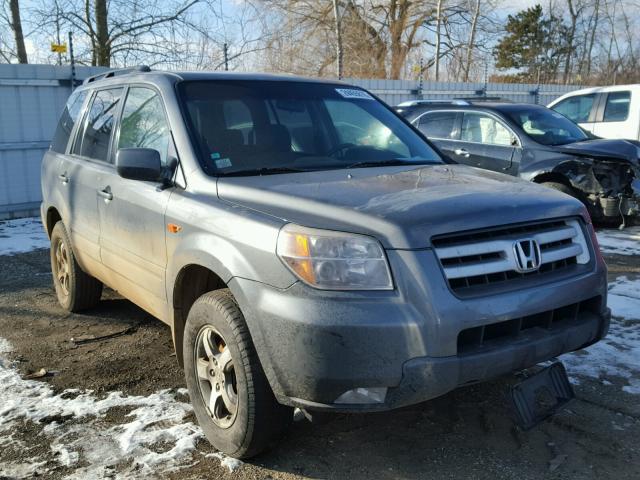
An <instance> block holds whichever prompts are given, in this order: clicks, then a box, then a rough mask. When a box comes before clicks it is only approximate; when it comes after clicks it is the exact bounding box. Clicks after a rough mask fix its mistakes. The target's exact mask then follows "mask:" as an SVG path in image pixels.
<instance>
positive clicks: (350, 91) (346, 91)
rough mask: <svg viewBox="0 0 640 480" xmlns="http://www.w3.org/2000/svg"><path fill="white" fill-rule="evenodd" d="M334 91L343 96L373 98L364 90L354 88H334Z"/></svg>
mask: <svg viewBox="0 0 640 480" xmlns="http://www.w3.org/2000/svg"><path fill="white" fill-rule="evenodd" d="M336 92H338V93H339V94H340V95H342V96H343V97H344V98H358V99H360V100H374V98H373V97H372V96H371V95H369V94H368V93H367V92H365V91H364V90H357V89H355V88H336Z"/></svg>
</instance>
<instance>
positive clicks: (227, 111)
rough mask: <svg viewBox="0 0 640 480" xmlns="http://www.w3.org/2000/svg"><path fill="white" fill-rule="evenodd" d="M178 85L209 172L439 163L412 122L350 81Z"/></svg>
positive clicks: (228, 172)
mask: <svg viewBox="0 0 640 480" xmlns="http://www.w3.org/2000/svg"><path fill="white" fill-rule="evenodd" d="M178 88H179V94H180V97H181V100H182V102H183V106H184V111H185V115H186V116H187V117H188V118H187V120H188V124H189V128H190V130H191V133H192V137H193V140H194V142H195V143H196V145H197V147H198V149H199V154H200V155H199V156H200V162H201V164H202V166H203V168H204V170H205V171H206V172H207V173H208V174H210V175H216V176H217V175H238V174H249V175H254V174H262V173H281V172H287V171H306V170H322V169H338V168H350V167H351V168H353V167H365V166H377V165H396V164H398V165H403V164H425V163H442V160H441V159H440V157H439V155H438V154H437V153H436V152H435V151H434V149H432V148H431V147H430V146H429V144H427V143H426V142H425V141H424V140H423V139H422V138H421V137H420V136H419V135H418V134H416V133H415V132H414V131H413V130H412V129H411V128H410V127H408V126H407V125H406V124H405V123H404V122H402V121H401V120H400V119H399V118H398V117H396V116H395V114H393V113H392V112H391V111H389V110H388V109H387V108H386V107H385V106H384V105H382V104H381V103H380V102H378V101H377V100H375V99H374V98H373V97H372V96H371V95H369V94H368V93H367V92H365V91H364V90H361V89H357V88H355V87H349V86H341V85H329V84H320V83H311V82H291V81H251V80H231V81H228V80H210V81H189V82H183V83H181V84H180V85H179V87H178Z"/></svg>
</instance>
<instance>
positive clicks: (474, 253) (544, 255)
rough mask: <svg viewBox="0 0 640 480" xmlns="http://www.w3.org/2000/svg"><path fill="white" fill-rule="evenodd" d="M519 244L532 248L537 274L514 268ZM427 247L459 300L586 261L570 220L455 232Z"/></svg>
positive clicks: (580, 236)
mask: <svg viewBox="0 0 640 480" xmlns="http://www.w3.org/2000/svg"><path fill="white" fill-rule="evenodd" d="M521 240H534V241H535V242H536V243H537V245H538V247H539V249H540V255H539V260H540V265H539V268H537V269H535V270H531V271H526V272H524V271H522V270H523V269H521V268H519V265H518V259H517V258H516V255H517V254H516V251H515V244H516V242H518V241H521ZM432 243H433V246H434V249H435V253H436V255H437V257H438V259H439V261H440V264H441V266H442V268H443V271H444V274H445V277H446V279H447V281H448V282H449V286H450V288H451V289H452V290H453V291H454V293H456V294H462V295H464V294H466V293H468V291H469V290H470V289H473V290H474V291H475V290H477V289H478V287H480V286H496V287H498V286H499V285H500V284H504V283H505V282H509V281H512V280H517V279H522V278H528V277H534V276H539V275H541V274H554V273H556V274H559V273H560V272H561V271H562V270H563V269H566V268H568V267H570V266H573V265H576V264H585V263H588V262H589V260H590V255H589V250H588V247H587V243H586V238H585V235H584V233H583V230H582V227H581V226H580V223H579V221H578V220H576V219H566V220H554V221H547V222H538V223H533V224H528V225H517V226H507V227H495V228H490V229H487V230H484V231H476V232H461V233H456V234H451V235H446V236H440V237H434V238H433V239H432ZM483 293H485V292H483Z"/></svg>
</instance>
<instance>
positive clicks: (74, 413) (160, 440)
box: [0, 338, 241, 480]
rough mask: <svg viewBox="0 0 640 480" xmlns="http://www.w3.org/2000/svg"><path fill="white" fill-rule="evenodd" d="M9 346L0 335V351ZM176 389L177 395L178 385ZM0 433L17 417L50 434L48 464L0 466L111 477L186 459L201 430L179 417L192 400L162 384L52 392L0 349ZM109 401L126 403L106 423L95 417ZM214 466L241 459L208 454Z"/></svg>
mask: <svg viewBox="0 0 640 480" xmlns="http://www.w3.org/2000/svg"><path fill="white" fill-rule="evenodd" d="M9 351H11V346H10V345H9V343H8V342H7V341H6V340H4V339H2V338H0V353H7V352H9ZM177 393H179V394H184V393H186V391H185V390H184V389H181V390H179V391H178V392H177ZM0 398H1V399H2V402H0V439H5V440H6V441H7V442H9V441H10V439H11V431H12V428H13V427H14V426H15V425H16V424H17V423H19V422H23V421H25V420H27V421H31V422H41V423H44V424H46V425H45V427H44V428H43V432H42V433H43V434H44V435H47V436H48V437H50V438H51V450H52V455H53V457H54V459H55V462H56V463H57V464H58V465H56V464H55V463H54V464H53V465H51V462H42V461H41V460H42V459H34V462H33V463H32V464H12V463H9V462H0V471H1V472H3V473H4V472H13V473H12V474H10V476H14V477H18V478H20V477H24V478H30V477H31V476H32V475H34V474H35V473H36V472H38V473H39V474H45V473H46V471H47V467H49V468H51V467H52V466H62V467H67V468H71V469H74V470H73V472H72V473H71V474H70V475H69V476H68V478H70V479H73V478H77V479H82V480H85V479H86V478H92V479H94V478H95V479H100V478H105V477H109V478H112V477H113V475H114V474H115V472H116V470H115V467H116V466H118V477H117V478H123V479H126V478H143V477H147V476H154V477H155V476H157V475H158V474H162V472H167V471H170V470H174V469H176V468H180V467H183V466H187V465H186V464H188V463H189V462H191V461H192V453H193V452H194V451H195V450H196V442H197V441H198V440H199V439H200V438H202V437H203V434H202V431H201V430H200V428H199V427H198V426H196V425H194V424H193V423H191V422H188V421H185V417H187V416H188V415H189V414H190V413H191V411H192V407H191V405H190V404H188V403H184V402H180V401H178V400H176V398H175V394H174V393H172V392H171V391H168V390H163V391H160V392H156V393H154V394H152V395H149V396H146V397H144V396H125V395H122V393H120V392H111V393H110V394H109V395H107V397H106V398H102V399H99V398H97V397H96V396H94V395H93V394H92V392H91V391H79V390H68V391H65V392H63V393H62V394H58V395H56V394H55V393H54V392H53V390H52V389H51V388H50V387H49V385H48V384H46V383H44V382H40V381H35V380H24V379H22V378H21V377H20V375H19V374H18V372H17V371H16V370H15V369H14V368H13V367H12V365H10V363H9V362H8V361H7V360H6V359H5V358H4V357H3V356H0ZM114 407H120V408H125V409H127V410H130V411H129V412H128V413H126V414H125V415H124V418H123V419H122V420H121V421H122V422H124V423H121V424H115V425H114V424H113V423H112V422H109V423H107V422H105V421H104V420H103V419H104V417H105V415H106V414H107V412H108V411H109V410H110V409H111V408H114ZM215 455H216V456H217V458H219V459H220V461H221V464H222V466H224V467H225V468H228V469H229V470H230V471H233V470H234V469H235V468H237V467H238V466H239V465H241V462H237V461H235V460H233V459H229V458H227V457H226V456H224V455H222V454H215Z"/></svg>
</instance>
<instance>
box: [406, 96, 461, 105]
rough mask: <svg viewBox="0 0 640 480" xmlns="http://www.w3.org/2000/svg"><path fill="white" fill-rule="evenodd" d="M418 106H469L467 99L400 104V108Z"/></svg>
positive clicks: (414, 101)
mask: <svg viewBox="0 0 640 480" xmlns="http://www.w3.org/2000/svg"><path fill="white" fill-rule="evenodd" d="M416 105H469V102H468V101H467V100H466V99H461V98H454V99H438V100H436V99H429V100H427V99H425V100H408V101H406V102H402V103H400V104H398V105H397V106H398V107H415V106H416Z"/></svg>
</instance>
